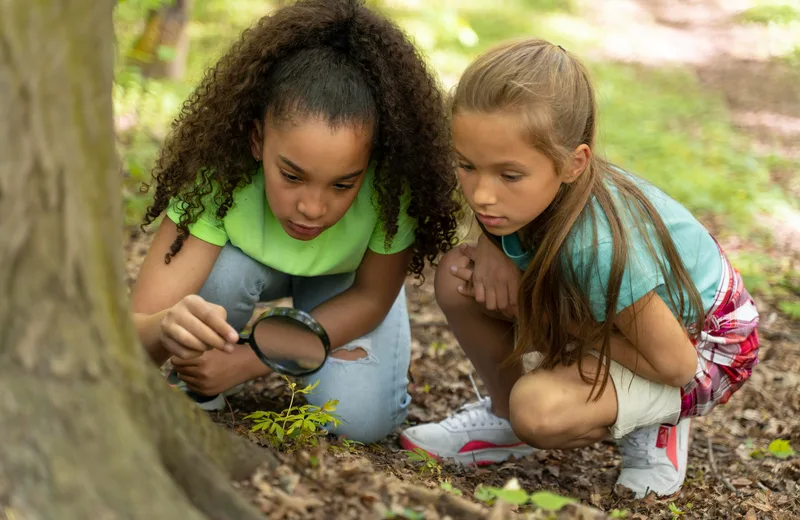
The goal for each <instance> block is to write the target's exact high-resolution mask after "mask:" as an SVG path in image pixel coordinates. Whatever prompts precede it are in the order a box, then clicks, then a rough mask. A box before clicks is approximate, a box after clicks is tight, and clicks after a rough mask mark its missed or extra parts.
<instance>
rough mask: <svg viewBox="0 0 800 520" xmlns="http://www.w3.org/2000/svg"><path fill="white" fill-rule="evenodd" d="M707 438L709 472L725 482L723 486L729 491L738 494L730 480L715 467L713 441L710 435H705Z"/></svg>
mask: <svg viewBox="0 0 800 520" xmlns="http://www.w3.org/2000/svg"><path fill="white" fill-rule="evenodd" d="M707 440H708V462H709V463H711V472H712V473H713V474H714V477H716V478H717V480H719V481H720V482H722V483H723V484H725V487H726V488H728V490H729V491H730V492H731V493H734V494H736V495H738V494H739V491H738V490H737V489H736V488H735V487H733V484H731V481H730V480H728V479H727V478H725V477H723V476H722V475H721V474H720V473H719V470H718V469H717V461H715V460H714V443H713V442H712V440H711V436H710V435H709V436H708V437H707Z"/></svg>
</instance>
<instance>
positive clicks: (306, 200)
mask: <svg viewBox="0 0 800 520" xmlns="http://www.w3.org/2000/svg"><path fill="white" fill-rule="evenodd" d="M297 211H299V212H300V213H301V214H302V215H303V216H304V217H305V218H306V219H308V220H309V223H311V222H313V221H315V220H318V219H320V218H322V217H324V216H325V213H327V212H328V205H327V204H326V202H325V199H324V197H323V195H322V193H319V192H318V191H316V190H312V191H309V192H308V193H306V194H305V196H304V197H301V198H300V200H299V201H298V202H297Z"/></svg>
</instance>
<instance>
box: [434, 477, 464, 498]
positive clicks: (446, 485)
mask: <svg viewBox="0 0 800 520" xmlns="http://www.w3.org/2000/svg"><path fill="white" fill-rule="evenodd" d="M439 487H440V488H442V489H444V490H445V491H447V492H448V493H451V494H453V495H455V496H457V497H460V496H461V495H463V494H464V493H463V492H462V491H461V490H460V489H458V488H455V487H453V484H452V483H451V482H449V481H444V482H442V483H440V484H439Z"/></svg>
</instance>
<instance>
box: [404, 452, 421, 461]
mask: <svg viewBox="0 0 800 520" xmlns="http://www.w3.org/2000/svg"><path fill="white" fill-rule="evenodd" d="M405 453H406V457H408V460H412V461H414V462H421V461H423V460H425V457H424V456H423V455H420V454H419V453H414V452H413V451H406V452H405Z"/></svg>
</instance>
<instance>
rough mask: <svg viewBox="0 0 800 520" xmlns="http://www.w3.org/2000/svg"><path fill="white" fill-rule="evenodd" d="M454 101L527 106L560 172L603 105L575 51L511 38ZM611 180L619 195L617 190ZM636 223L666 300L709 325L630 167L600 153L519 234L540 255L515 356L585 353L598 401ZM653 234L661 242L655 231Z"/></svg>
mask: <svg viewBox="0 0 800 520" xmlns="http://www.w3.org/2000/svg"><path fill="white" fill-rule="evenodd" d="M450 103H451V113H452V114H457V113H458V112H460V111H461V112H468V111H469V112H478V113H492V112H497V111H501V112H506V113H513V114H519V116H520V117H521V118H522V119H523V122H524V126H523V128H524V129H525V132H526V134H525V138H526V139H527V141H528V142H529V143H530V144H531V146H533V147H534V148H535V149H536V150H538V151H539V152H541V153H543V154H544V155H546V156H547V157H549V158H550V159H551V160H552V161H553V163H554V164H555V168H556V171H557V172H558V173H561V172H562V171H564V168H566V167H567V166H568V165H569V164H571V162H572V157H573V154H574V152H575V150H576V148H577V147H578V146H580V145H582V144H585V145H587V146H589V148H590V149H592V150H594V145H595V134H596V131H597V104H596V101H595V92H594V88H593V87H592V84H591V81H590V77H589V72H588V70H587V69H586V67H585V65H584V64H583V63H581V61H580V60H579V59H577V58H576V57H575V56H574V55H572V54H571V53H569V52H567V51H565V50H564V49H563V48H561V47H560V46H556V45H553V44H551V43H549V42H546V41H543V40H538V39H526V40H523V41H519V42H512V43H506V44H503V45H500V46H498V47H495V48H494V49H491V50H490V51H488V52H487V53H486V54H483V55H482V56H480V57H479V58H478V59H477V60H476V61H474V62H473V63H472V64H471V65H470V66H469V67H468V68H467V70H466V71H465V72H464V74H463V76H462V78H461V80H460V81H459V83H458V86H457V87H456V89H455V92H454V94H453V96H452V98H451V101H450ZM612 188H613V190H616V191H617V194H613V195H612ZM593 200H594V201H596V203H597V205H599V207H600V209H601V210H602V211H603V213H604V214H605V216H606V218H607V219H608V223H609V226H610V231H611V236H612V240H613V256H612V259H611V271H610V275H609V279H608V280H607V285H606V287H607V288H608V290H607V293H606V298H605V307H606V312H605V318H604V320H603V321H601V322H598V321H595V319H594V318H593V315H592V312H591V306H590V303H589V295H588V294H585V293H584V291H583V290H582V289H581V287H587V286H588V281H589V277H590V276H591V274H592V273H595V272H597V271H596V269H595V265H596V262H597V250H598V239H597V236H598V232H597V218H598V215H597V214H596V211H595V204H593V203H592V201H593ZM620 206H622V207H620ZM584 218H588V219H590V223H591V226H592V229H593V235H592V237H593V241H592V248H591V249H592V252H591V255H590V257H591V258H590V262H589V264H588V265H581V266H580V272H578V269H576V266H575V265H574V263H573V260H572V258H571V255H570V254H569V240H568V239H569V238H570V236H571V235H570V234H571V232H572V228H573V226H574V224H575V223H576V222H578V221H579V220H582V219H584ZM631 226H633V229H631ZM632 231H633V232H635V233H636V234H637V237H640V238H641V240H642V241H643V243H644V244H645V246H646V250H647V253H648V254H650V255H651V258H653V259H654V262H655V264H656V265H657V266H658V268H659V270H660V272H661V276H662V279H663V280H664V283H665V285H666V291H667V295H668V298H667V300H668V301H667V302H666V303H667V304H668V305H670V306H671V308H672V310H673V312H675V313H676V314H677V316H681V317H682V316H685V315H686V311H687V310H690V314H689V315H690V316H692V317H693V319H696V322H695V323H694V324H692V325H691V326H689V327H687V328H688V330H690V331H692V333H693V334H696V333H698V332H699V331H700V330H701V328H702V324H703V320H704V316H703V314H704V313H703V306H702V300H701V299H700V294H699V293H698V291H697V288H696V287H695V285H694V282H693V281H692V279H691V278H690V276H689V273H688V271H687V269H686V268H685V266H684V265H683V262H682V260H681V257H680V255H679V254H678V251H677V248H676V247H675V243H674V242H673V241H672V238H671V237H670V235H669V232H668V231H667V228H666V226H665V225H664V221H663V220H662V219H661V217H660V215H659V214H658V212H657V211H656V209H655V207H654V206H653V204H652V203H651V202H650V200H648V198H647V197H646V196H645V194H644V193H643V192H642V190H641V189H639V187H638V186H637V184H636V183H635V182H634V181H633V180H632V179H631V177H630V176H629V175H628V174H625V173H623V172H621V171H620V170H618V169H617V168H614V167H613V166H611V165H610V164H609V163H608V162H606V161H605V160H603V159H601V158H599V157H597V156H596V155H595V154H594V153H592V154H591V159H590V161H589V164H588V166H587V168H586V169H585V171H583V173H582V174H581V175H580V176H579V177H578V179H577V180H576V181H575V182H573V183H570V184H563V185H562V187H561V189H560V191H559V193H558V194H557V195H556V198H555V200H554V201H553V203H552V204H551V205H550V206H549V207H548V208H547V209H546V210H545V211H544V213H543V214H542V215H540V216H539V217H538V218H537V219H536V220H535V221H534V222H532V223H530V224H529V225H528V226H526V227H525V228H524V229H523V230H522V232H521V233H520V236H521V239H522V242H523V245H524V246H525V247H526V248H527V249H529V250H531V251H534V256H533V258H532V260H531V262H530V264H529V265H528V268H527V270H526V271H525V274H524V275H523V277H522V282H521V284H520V294H519V302H520V304H519V321H518V324H517V326H518V334H517V338H518V339H517V342H516V345H515V348H514V352H513V353H512V355H511V357H510V359H509V361H515V360H519V358H520V357H521V356H522V355H523V354H525V353H526V352H527V351H529V350H530V349H531V348H532V347H534V346H535V348H536V350H539V351H542V352H543V353H544V358H543V360H542V364H541V366H542V368H552V367H554V366H556V365H559V364H572V363H574V362H576V361H577V362H578V367H579V369H580V373H581V377H582V378H583V380H584V381H586V382H587V383H590V384H592V385H593V387H592V392H590V397H591V395H592V394H593V393H594V392H595V391H597V393H596V398H598V399H599V397H600V395H602V393H603V391H604V390H605V388H606V385H607V383H608V360H609V358H610V341H611V337H612V334H614V332H615V325H614V321H615V319H616V317H617V312H616V308H617V302H618V300H619V296H620V286H621V284H622V278H623V274H624V272H625V266H626V264H627V262H628V251H629V244H630V243H631V232H632ZM653 232H654V234H655V235H656V236H657V238H658V240H657V241H655V240H653V239H652V238H651V233H653ZM602 282H606V281H605V280H603V281H602ZM569 345H576V346H578V347H579V348H577V349H571V348H570V347H569ZM598 345H599V346H600V348H599V352H600V363H599V364H598V365H597V370H596V371H595V374H594V376H593V377H592V378H591V379H590V378H588V377H587V375H586V374H585V373H584V371H583V367H582V365H581V364H582V360H583V357H584V354H585V353H586V352H587V351H588V350H590V349H592V348H596V347H597V346H598ZM598 383H599V385H600V387H599V389H598V388H597V386H598Z"/></svg>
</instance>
